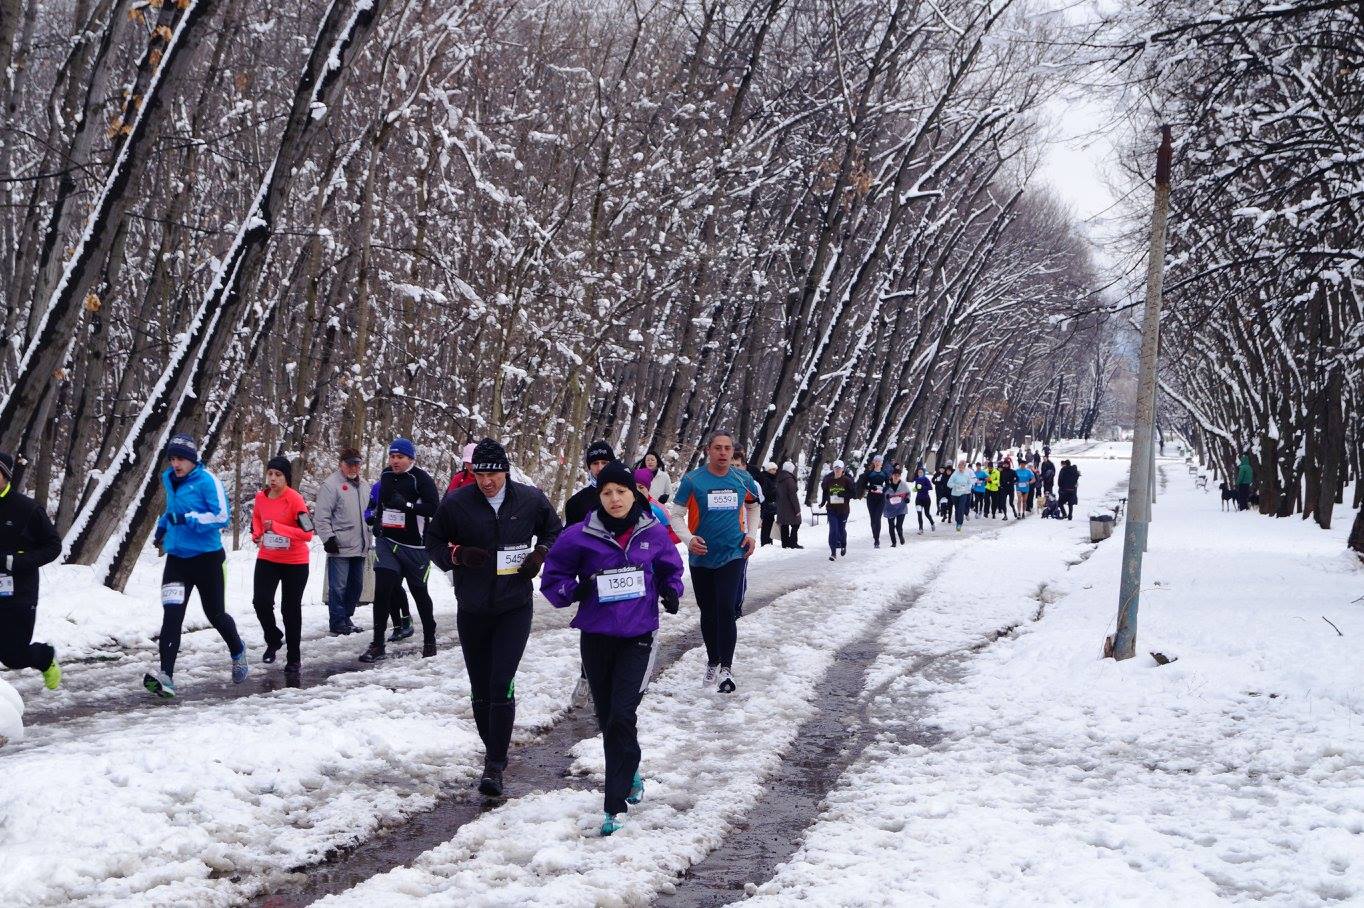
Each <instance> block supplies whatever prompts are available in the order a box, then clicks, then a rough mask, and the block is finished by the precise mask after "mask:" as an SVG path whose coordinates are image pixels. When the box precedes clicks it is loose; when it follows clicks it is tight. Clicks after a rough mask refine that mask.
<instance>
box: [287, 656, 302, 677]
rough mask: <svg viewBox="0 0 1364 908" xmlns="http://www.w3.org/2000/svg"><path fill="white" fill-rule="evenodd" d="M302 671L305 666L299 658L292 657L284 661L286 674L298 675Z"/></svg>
mask: <svg viewBox="0 0 1364 908" xmlns="http://www.w3.org/2000/svg"><path fill="white" fill-rule="evenodd" d="M301 671H303V666H302V665H301V664H300V663H299V661H298V660H297V659H290V660H289V661H288V662H286V663H284V674H286V675H293V676H295V677H297V676H298V674H299V673H300V672H301Z"/></svg>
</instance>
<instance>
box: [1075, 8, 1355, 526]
mask: <svg viewBox="0 0 1364 908" xmlns="http://www.w3.org/2000/svg"><path fill="white" fill-rule="evenodd" d="M1105 29H1106V32H1105V34H1104V35H1103V36H1102V38H1101V41H1102V43H1104V44H1105V46H1106V50H1107V52H1108V53H1109V54H1116V55H1117V59H1118V62H1119V63H1122V64H1123V65H1125V66H1126V67H1127V68H1126V69H1123V70H1121V71H1122V72H1123V73H1124V75H1127V76H1130V77H1131V78H1132V88H1133V89H1134V92H1133V97H1134V98H1137V99H1139V100H1140V103H1139V106H1140V108H1141V112H1140V113H1139V114H1138V115H1137V116H1136V117H1135V118H1134V120H1135V123H1136V125H1137V127H1138V133H1139V134H1144V136H1145V139H1144V140H1143V141H1139V142H1136V143H1134V145H1133V147H1132V149H1131V160H1130V163H1131V166H1132V172H1133V173H1134V174H1137V175H1141V174H1143V170H1144V169H1145V170H1146V171H1147V173H1146V175H1147V176H1148V177H1149V168H1150V167H1151V166H1152V160H1151V155H1150V150H1149V149H1150V145H1151V142H1150V138H1149V137H1150V136H1151V134H1152V133H1151V132H1150V130H1151V128H1152V126H1153V125H1154V122H1155V121H1160V122H1164V123H1168V124H1170V125H1171V126H1172V127H1173V128H1174V131H1175V136H1176V140H1177V152H1176V158H1175V160H1176V163H1175V170H1174V193H1173V196H1172V211H1171V216H1170V242H1169V251H1168V257H1167V268H1168V270H1167V275H1166V283H1165V287H1166V302H1167V307H1168V308H1167V310H1166V314H1165V317H1164V320H1163V324H1162V329H1161V343H1162V373H1161V377H1160V388H1161V390H1162V391H1163V396H1164V401H1165V403H1166V404H1167V408H1166V409H1167V413H1169V414H1170V415H1171V416H1172V418H1173V421H1174V422H1176V423H1177V424H1178V425H1179V427H1180V428H1181V430H1182V431H1183V433H1184V434H1185V435H1186V436H1187V437H1188V438H1190V439H1191V440H1192V441H1193V443H1194V444H1195V446H1196V447H1197V448H1198V450H1199V451H1200V452H1201V454H1202V456H1203V458H1204V460H1205V462H1207V463H1210V464H1212V465H1213V467H1214V468H1215V469H1216V470H1217V472H1218V474H1219V475H1220V476H1222V477H1223V478H1225V479H1228V481H1233V482H1234V481H1235V480H1234V476H1235V472H1236V464H1237V462H1238V460H1239V458H1240V456H1241V455H1242V454H1243V453H1249V454H1250V457H1251V462H1252V465H1253V467H1254V470H1255V476H1256V485H1257V487H1258V490H1259V496H1260V510H1261V512H1262V513H1264V514H1272V515H1276V516H1280V517H1285V516H1289V515H1292V514H1301V515H1302V516H1303V518H1304V519H1306V518H1311V519H1313V520H1315V521H1316V522H1317V523H1318V524H1320V525H1321V526H1322V527H1325V528H1329V527H1330V526H1331V518H1332V509H1333V506H1334V505H1336V504H1339V503H1342V501H1343V497H1344V491H1345V489H1346V487H1347V485H1348V484H1349V482H1350V481H1351V480H1352V479H1353V480H1358V479H1359V478H1360V477H1361V476H1364V422H1361V420H1360V413H1361V412H1364V267H1361V265H1362V264H1364V192H1362V191H1361V187H1364V7H1362V6H1360V4H1358V3H1354V2H1344V0H1341V2H1315V3H1310V4H1307V3H1298V4H1277V3H1275V4H1271V3H1266V2H1263V0H1214V2H1211V3H1203V4H1197V5H1191V4H1188V3H1180V2H1174V0H1144V2H1141V3H1137V4H1134V5H1132V6H1130V7H1128V8H1127V9H1126V10H1124V12H1123V13H1121V14H1120V16H1119V17H1118V18H1116V19H1114V20H1112V21H1110V22H1108V23H1106V24H1105ZM1350 504H1351V505H1353V507H1355V508H1359V507H1360V505H1361V504H1364V483H1356V485H1355V490H1354V496H1353V501H1352V502H1350ZM1361 515H1364V512H1361ZM1354 538H1355V543H1356V548H1358V549H1359V550H1360V551H1364V516H1361V517H1359V518H1357V520H1356V527H1355V537H1354Z"/></svg>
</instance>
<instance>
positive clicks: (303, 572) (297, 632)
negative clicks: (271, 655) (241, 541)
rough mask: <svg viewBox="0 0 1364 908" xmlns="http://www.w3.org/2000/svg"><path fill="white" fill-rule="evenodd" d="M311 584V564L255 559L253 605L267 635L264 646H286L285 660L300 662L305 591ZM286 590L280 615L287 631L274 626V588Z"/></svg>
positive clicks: (282, 598)
mask: <svg viewBox="0 0 1364 908" xmlns="http://www.w3.org/2000/svg"><path fill="white" fill-rule="evenodd" d="M307 585H308V565H306V564H276V563H275V562H273V561H265V560H264V559H260V558H257V559H256V575H255V591H254V594H253V595H252V597H251V604H252V605H254V606H255V607H256V617H257V618H259V619H260V629H261V631H262V632H264V634H265V645H266V646H271V647H274V648H275V649H279V646H280V644H281V643H283V644H285V651H284V652H285V658H286V659H287V660H288V661H289V662H297V661H298V644H299V640H300V639H302V637H303V588H304V587H306V586H307ZM281 586H282V587H283V592H282V594H281V596H280V602H279V613H280V615H282V616H283V618H284V632H283V633H280V630H279V625H277V624H276V623H275V589H276V587H281Z"/></svg>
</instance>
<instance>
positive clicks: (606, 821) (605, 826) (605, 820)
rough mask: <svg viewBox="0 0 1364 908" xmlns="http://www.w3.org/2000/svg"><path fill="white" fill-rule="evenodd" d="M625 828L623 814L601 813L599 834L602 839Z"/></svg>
mask: <svg viewBox="0 0 1364 908" xmlns="http://www.w3.org/2000/svg"><path fill="white" fill-rule="evenodd" d="M623 828H625V814H614V813H603V814H602V821H601V834H602V836H603V838H604V837H606V836H609V835H611V834H613V833H617V832H620V831H621V830H622V829H623Z"/></svg>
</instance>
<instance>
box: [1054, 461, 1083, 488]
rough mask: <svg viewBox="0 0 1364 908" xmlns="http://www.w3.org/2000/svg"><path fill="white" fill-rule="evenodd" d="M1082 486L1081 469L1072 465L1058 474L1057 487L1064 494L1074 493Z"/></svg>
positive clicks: (1063, 468)
mask: <svg viewBox="0 0 1364 908" xmlns="http://www.w3.org/2000/svg"><path fill="white" fill-rule="evenodd" d="M1079 485H1080V468H1079V467H1077V466H1075V464H1071V465H1069V466H1065V467H1062V468H1061V472H1059V473H1057V474H1056V487H1057V488H1058V489H1060V490H1061V491H1062V492H1073V491H1075V489H1076V487H1077V486H1079Z"/></svg>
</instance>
